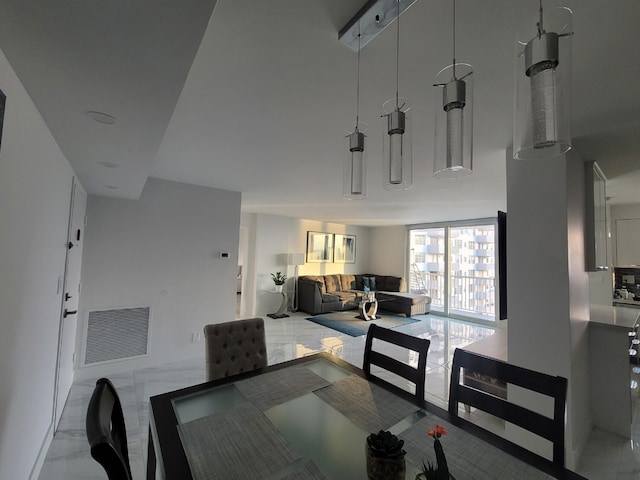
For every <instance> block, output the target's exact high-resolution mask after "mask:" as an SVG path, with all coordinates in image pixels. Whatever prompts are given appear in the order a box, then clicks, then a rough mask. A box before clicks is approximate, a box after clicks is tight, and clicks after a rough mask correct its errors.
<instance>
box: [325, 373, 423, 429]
mask: <svg viewBox="0 0 640 480" xmlns="http://www.w3.org/2000/svg"><path fill="white" fill-rule="evenodd" d="M314 393H315V394H316V395H317V396H318V397H320V398H321V399H322V400H324V401H325V402H327V403H328V404H329V405H331V406H332V407H333V408H335V409H336V410H338V411H339V412H340V413H342V414H343V415H344V416H345V417H347V418H348V419H349V420H351V421H352V422H353V423H355V424H356V425H358V426H359V427H360V428H362V429H363V430H365V431H368V432H378V431H379V430H387V429H388V428H389V427H391V426H392V425H395V424H396V423H398V422H399V421H400V420H402V419H403V418H406V417H407V416H409V415H411V414H412V413H414V412H416V411H417V410H419V409H418V407H416V406H415V405H413V404H412V403H411V402H408V401H406V400H403V399H401V398H398V396H397V395H394V394H393V393H390V392H388V391H387V390H385V389H384V388H381V387H379V386H378V385H375V384H372V383H369V382H368V381H367V380H365V379H364V378H362V377H359V376H357V375H351V376H349V377H345V378H343V379H340V380H337V381H335V382H333V383H332V384H331V385H329V386H327V387H325V388H322V389H320V390H315V391H314Z"/></svg>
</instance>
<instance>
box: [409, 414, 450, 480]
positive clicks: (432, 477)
mask: <svg viewBox="0 0 640 480" xmlns="http://www.w3.org/2000/svg"><path fill="white" fill-rule="evenodd" d="M446 434H447V431H446V430H445V429H444V427H441V426H440V425H436V427H435V428H432V429H431V430H429V432H428V435H429V436H430V437H433V449H434V451H435V453H436V464H435V465H433V464H432V463H431V462H427V463H426V464H425V463H424V462H422V473H419V474H418V475H417V476H416V480H455V477H454V476H453V475H451V474H450V473H449V466H448V465H447V458H446V457H445V456H444V450H443V449H442V443H441V442H440V437H442V436H443V435H446Z"/></svg>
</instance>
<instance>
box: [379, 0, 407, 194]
mask: <svg viewBox="0 0 640 480" xmlns="http://www.w3.org/2000/svg"><path fill="white" fill-rule="evenodd" d="M397 2H398V4H397V5H398V11H397V15H398V18H397V19H396V21H397V22H398V30H397V36H396V96H395V97H394V98H392V99H391V100H387V101H386V102H385V103H384V105H383V106H382V108H383V111H384V113H383V115H382V116H383V117H384V118H386V121H384V122H383V124H384V135H383V155H384V169H383V175H384V188H385V190H407V189H408V188H411V187H412V186H413V184H412V182H413V179H412V171H411V170H412V158H411V155H412V152H411V118H410V116H409V110H410V109H411V104H410V102H409V99H407V98H403V97H399V96H398V85H399V76H400V74H399V71H400V68H399V67H400V60H399V58H400V0H397Z"/></svg>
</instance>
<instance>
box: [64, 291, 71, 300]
mask: <svg viewBox="0 0 640 480" xmlns="http://www.w3.org/2000/svg"><path fill="white" fill-rule="evenodd" d="M70 298H73V296H72V295H69V293H68V292H67V293H65V294H64V301H65V302H68V301H69V299H70Z"/></svg>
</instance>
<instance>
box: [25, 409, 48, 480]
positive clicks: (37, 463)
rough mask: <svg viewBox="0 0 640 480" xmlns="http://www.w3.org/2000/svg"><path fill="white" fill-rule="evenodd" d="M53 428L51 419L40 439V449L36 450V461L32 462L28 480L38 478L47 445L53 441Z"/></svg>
mask: <svg viewBox="0 0 640 480" xmlns="http://www.w3.org/2000/svg"><path fill="white" fill-rule="evenodd" d="M53 430H54V429H53V420H51V423H50V424H49V428H48V429H47V433H45V435H44V439H43V440H42V445H41V446H40V450H39V451H38V456H37V457H36V461H35V463H34V464H33V468H32V469H31V474H30V475H29V480H38V477H40V471H41V470H42V465H44V461H45V459H46V458H47V452H48V451H49V447H50V446H51V442H52V441H53Z"/></svg>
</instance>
